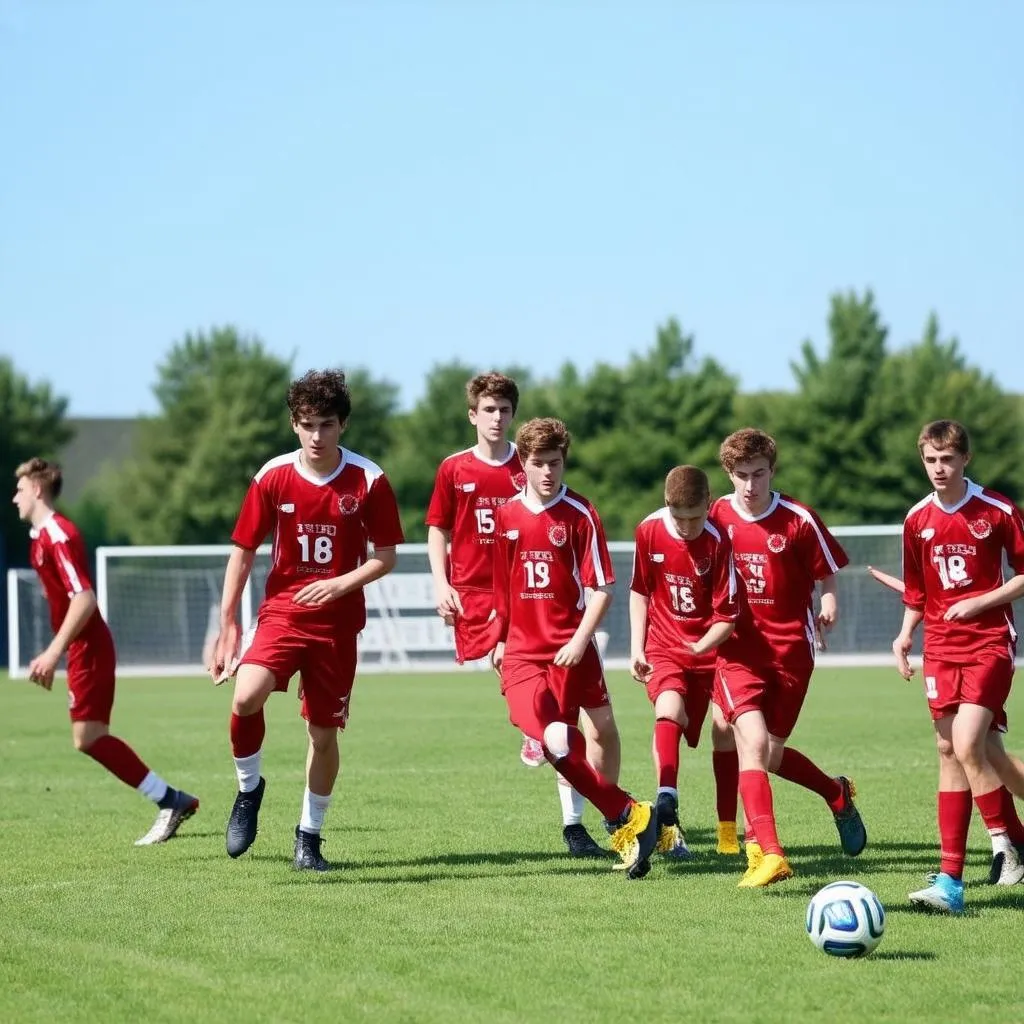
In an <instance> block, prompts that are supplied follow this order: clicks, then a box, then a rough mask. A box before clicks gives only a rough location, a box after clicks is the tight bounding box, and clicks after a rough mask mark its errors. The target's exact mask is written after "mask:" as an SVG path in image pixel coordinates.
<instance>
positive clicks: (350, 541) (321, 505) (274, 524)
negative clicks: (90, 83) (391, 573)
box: [231, 448, 405, 636]
mask: <svg viewBox="0 0 1024 1024" xmlns="http://www.w3.org/2000/svg"><path fill="white" fill-rule="evenodd" d="M340 451H341V463H340V464H339V466H338V467H337V469H335V470H334V471H333V472H332V473H330V474H329V475H327V476H324V477H320V476H317V475H316V474H315V473H313V472H311V471H310V470H308V469H306V468H305V467H304V466H303V465H302V463H301V461H300V458H299V456H300V454H301V451H296V452H289V453H288V454H287V455H279V456H278V457H277V458H276V459H271V460H270V461H269V462H268V463H267V464H266V465H265V466H263V468H262V469H261V470H260V471H259V472H258V473H257V474H256V475H255V476H254V477H253V480H252V483H251V484H250V485H249V490H248V492H247V493H246V495H245V500H244V501H243V502H242V510H241V512H239V514H238V522H237V523H236V524H235V529H234V532H233V533H232V534H231V539H232V540H233V541H234V542H235V543H236V544H238V545H239V546H240V547H243V548H248V549H249V550H254V549H255V548H258V547H259V546H260V544H262V543H263V541H264V540H265V539H266V537H267V535H268V534H269V533H270V532H271V531H273V534H274V540H273V554H272V556H271V567H270V574H269V575H268V576H267V589H266V595H265V597H264V600H263V603H262V605H261V606H260V611H259V614H260V616H261V617H262V616H265V615H271V616H279V617H284V618H287V619H288V620H289V623H290V624H292V625H294V626H295V627H296V628H297V629H299V630H300V631H302V630H304V631H306V632H309V633H311V634H313V635H316V636H323V635H325V634H329V633H331V632H334V631H335V630H336V629H337V628H338V627H339V626H340V627H343V628H344V629H345V630H346V631H348V630H352V631H354V632H359V630H361V629H362V628H363V626H364V625H365V624H366V602H365V599H364V597H363V592H362V589H359V590H355V591H353V592H352V593H350V594H346V595H345V596H344V597H342V598H339V599H338V600H337V601H331V602H330V603H328V604H325V605H320V606H315V607H314V606H308V605H297V604H295V603H294V602H293V601H292V598H293V597H294V595H295V594H296V593H297V592H298V591H300V590H301V589H302V588H303V587H304V586H306V584H307V583H312V582H313V581H314V580H316V579H318V578H322V579H330V578H332V577H336V576H343V575H344V574H345V573H347V572H351V571H352V570H353V569H356V568H358V566H360V565H362V563H363V562H365V561H366V558H367V555H368V546H369V544H371V543H372V544H373V545H374V546H375V547H381V548H385V547H394V546H395V545H397V544H401V543H402V541H403V540H404V539H405V538H404V536H403V534H402V524H401V519H400V517H399V513H398V503H397V502H396V501H395V494H394V492H393V491H392V489H391V484H390V483H388V479H387V477H386V476H385V475H384V471H383V470H382V469H381V468H380V466H378V465H377V464H376V463H374V462H371V461H370V460H369V459H367V458H364V457H363V456H362V455H357V454H356V453H355V452H350V451H349V450H348V449H347V448H341V449H340Z"/></svg>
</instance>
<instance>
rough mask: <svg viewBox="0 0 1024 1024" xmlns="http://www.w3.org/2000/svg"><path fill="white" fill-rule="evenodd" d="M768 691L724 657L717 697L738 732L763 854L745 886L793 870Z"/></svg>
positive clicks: (753, 825) (748, 810) (750, 817)
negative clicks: (782, 826)
mask: <svg viewBox="0 0 1024 1024" xmlns="http://www.w3.org/2000/svg"><path fill="white" fill-rule="evenodd" d="M769 690H770V687H769V682H768V681H766V680H765V679H763V678H761V677H760V676H759V675H758V674H757V673H755V672H754V671H752V670H751V669H748V668H747V667H746V666H743V665H731V664H725V663H723V662H719V665H718V668H717V670H716V673H715V693H714V699H715V703H716V704H718V706H719V707H720V708H721V709H722V711H723V713H724V715H725V719H726V721H727V722H729V723H730V724H731V725H732V727H733V732H734V734H735V736H736V749H737V753H738V756H739V767H740V777H739V788H740V796H741V798H742V800H743V810H744V815H745V817H746V820H747V826H748V828H749V829H750V830H751V831H752V833H753V836H754V838H755V840H756V842H757V845H758V847H759V848H760V852H761V854H762V856H761V859H760V861H759V862H758V863H757V864H756V866H753V865H752V866H749V867H748V869H747V871H746V873H745V874H744V875H743V877H742V878H741V879H740V883H739V886H740V888H744V889H756V888H761V887H762V886H766V885H771V884H772V883H773V882H781V881H783V880H784V879H787V878H790V877H791V876H792V874H793V870H792V868H791V867H790V866H789V862H788V861H787V860H786V856H785V853H784V851H783V849H782V844H781V843H780V842H779V836H778V831H777V828H776V822H775V807H774V803H773V800H772V788H771V782H770V780H769V778H768V756H769V747H770V737H769V733H768V727H767V725H766V723H765V718H764V711H763V708H764V707H765V705H766V703H768V702H769V700H770V694H769Z"/></svg>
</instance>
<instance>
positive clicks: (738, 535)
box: [711, 491, 850, 661]
mask: <svg viewBox="0 0 1024 1024" xmlns="http://www.w3.org/2000/svg"><path fill="white" fill-rule="evenodd" d="M711 516H712V518H713V519H714V520H715V522H717V523H718V524H720V525H721V526H722V527H723V528H724V529H725V531H726V532H727V533H728V535H729V539H730V541H731V542H732V548H733V557H734V558H735V559H736V567H737V568H738V569H739V571H740V575H741V576H742V577H743V583H744V586H745V588H746V591H747V601H748V603H749V605H750V610H751V612H752V613H753V616H754V622H755V623H756V624H757V627H758V629H760V631H761V632H762V633H763V634H764V636H765V639H766V640H767V641H768V643H769V644H771V646H772V649H773V650H774V651H775V655H776V661H779V660H783V659H785V658H787V657H788V656H790V655H797V656H801V657H803V656H809V657H811V658H813V657H814V649H815V648H814V587H815V584H816V583H817V582H818V581H819V580H823V579H826V578H827V577H829V576H833V575H835V574H836V573H837V572H839V570H840V569H842V568H843V566H845V565H848V564H849V561H850V560H849V558H847V556H846V552H845V551H844V550H843V549H842V547H841V546H840V544H839V542H838V541H837V540H836V539H835V537H833V536H832V534H831V533H830V532H829V529H828V527H827V526H825V524H824V523H823V522H822V521H821V519H819V518H818V516H817V514H816V513H815V512H813V511H812V510H811V509H809V508H808V507H807V506H806V505H801V504H800V502H798V501H794V500H793V499H792V498H790V497H788V496H787V495H785V494H780V493H779V492H778V491H773V492H772V499H771V502H770V503H769V505H768V508H767V509H766V510H765V511H764V512H762V513H761V514H760V515H759V516H752V515H750V514H749V513H748V512H746V511H744V510H743V509H742V508H741V507H740V506H739V504H738V503H737V502H736V500H735V497H734V496H729V497H724V498H719V499H718V500H717V501H716V502H715V503H714V505H712V507H711Z"/></svg>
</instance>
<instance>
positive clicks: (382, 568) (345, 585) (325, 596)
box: [292, 547, 398, 606]
mask: <svg viewBox="0 0 1024 1024" xmlns="http://www.w3.org/2000/svg"><path fill="white" fill-rule="evenodd" d="M397 562H398V550H397V549H396V548H394V547H389V548H376V549H375V550H374V552H373V554H372V555H371V556H370V557H369V558H368V559H367V560H366V561H365V562H363V564H362V565H360V566H359V567H358V568H357V569H353V570H352V571H351V572H347V573H344V574H343V575H342V576H334V577H331V578H330V579H326V580H315V581H314V582H313V583H307V584H306V585H305V586H304V587H303V588H302V589H301V590H300V591H298V593H296V595H295V596H294V597H293V598H292V601H293V602H294V603H295V604H300V605H306V606H316V605H324V604H330V602H331V601H337V600H338V598H339V597H344V596H345V595H346V594H351V593H352V592H353V591H354V590H361V589H362V588H363V587H365V586H366V585H367V584H369V583H373V581H374V580H379V579H380V578H381V577H382V576H387V574H388V573H389V572H391V570H392V569H394V567H395V564H396V563H397Z"/></svg>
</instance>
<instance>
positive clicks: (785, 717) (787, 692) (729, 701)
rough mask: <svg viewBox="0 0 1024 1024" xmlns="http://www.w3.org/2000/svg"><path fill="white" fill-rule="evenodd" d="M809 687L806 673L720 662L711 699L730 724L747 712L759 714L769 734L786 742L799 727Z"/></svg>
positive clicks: (808, 677) (808, 678) (716, 670)
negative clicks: (797, 725) (798, 720)
mask: <svg viewBox="0 0 1024 1024" xmlns="http://www.w3.org/2000/svg"><path fill="white" fill-rule="evenodd" d="M809 684H810V675H809V674H807V673H803V672H800V673H798V674H795V673H793V672H790V671H787V670H786V669H785V668H778V667H772V668H764V669H757V670H755V669H752V668H750V667H748V666H746V665H738V664H736V663H734V662H725V661H719V663H718V665H717V667H716V669H715V688H714V693H713V696H712V699H713V700H714V702H715V703H716V704H717V705H718V706H719V707H720V708H721V709H722V714H723V715H724V716H725V720H726V721H727V722H728V723H729V724H730V725H732V723H733V722H735V721H736V719H737V718H739V717H740V715H742V714H744V713H745V712H747V711H760V712H761V714H762V715H764V723H765V727H766V728H767V729H768V732H769V733H770V734H771V735H772V736H778V737H779V739H783V740H784V739H786V738H787V737H788V736H789V734H790V733H791V732H792V731H793V730H794V729H795V728H796V723H797V719H798V718H799V717H800V709H801V708H802V707H803V704H804V699H805V698H806V696H807V687H808V685H809Z"/></svg>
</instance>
